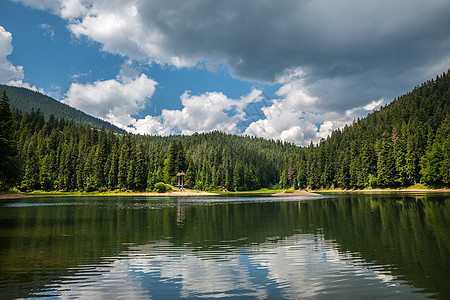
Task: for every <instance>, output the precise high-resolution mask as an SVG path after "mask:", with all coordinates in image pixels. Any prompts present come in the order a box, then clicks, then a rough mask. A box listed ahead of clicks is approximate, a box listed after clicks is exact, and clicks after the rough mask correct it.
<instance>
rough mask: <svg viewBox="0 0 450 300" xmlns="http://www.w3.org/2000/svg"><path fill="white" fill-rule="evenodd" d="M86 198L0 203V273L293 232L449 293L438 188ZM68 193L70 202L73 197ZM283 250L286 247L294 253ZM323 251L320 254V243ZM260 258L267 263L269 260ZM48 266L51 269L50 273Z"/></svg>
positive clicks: (220, 247) (4, 276) (215, 246)
mask: <svg viewBox="0 0 450 300" xmlns="http://www.w3.org/2000/svg"><path fill="white" fill-rule="evenodd" d="M86 199H87V198H85V199H83V202H80V204H79V205H78V204H77V205H65V206H64V205H63V206H33V207H28V208H26V209H23V208H19V207H17V208H8V209H7V212H6V210H3V214H5V215H1V214H2V211H0V216H2V222H4V224H6V223H5V222H6V221H4V220H8V221H7V224H8V226H7V227H4V228H3V231H2V232H3V233H5V235H4V236H2V237H1V239H2V243H1V244H0V251H1V254H2V255H1V256H0V266H1V269H0V271H1V272H0V274H1V275H0V278H1V280H0V282H2V283H4V282H6V281H7V280H8V278H9V276H10V274H12V273H10V271H11V270H14V269H16V270H17V269H20V270H23V272H22V273H21V275H20V278H18V279H17V281H16V283H14V282H13V283H11V281H9V285H14V284H17V285H22V286H26V284H24V282H20V280H26V281H27V280H29V281H30V284H31V282H41V286H43V285H45V284H47V283H48V282H50V281H51V280H53V278H54V279H57V278H58V277H59V276H61V274H63V273H64V272H67V270H69V269H70V270H74V269H75V268H76V267H77V266H80V265H83V264H86V263H90V264H97V263H102V262H103V261H104V260H105V257H116V256H119V255H120V253H124V251H125V252H126V251H129V249H131V248H130V247H135V245H148V244H149V243H150V242H152V241H161V239H165V238H169V240H170V243H169V246H168V247H169V248H171V249H172V248H173V249H179V250H180V251H181V252H183V251H188V252H187V253H188V254H189V256H192V257H190V259H193V260H194V261H195V260H196V259H198V258H200V259H201V258H202V255H212V254H214V255H216V257H222V258H224V257H226V255H228V254H230V253H231V254H232V255H235V254H233V251H238V250H239V249H244V248H246V247H249V246H252V245H260V246H257V247H260V248H265V247H266V248H268V247H269V246H270V245H272V246H273V247H274V249H278V250H282V249H288V248H286V247H285V244H283V243H285V242H286V241H293V243H294V245H291V246H292V247H294V248H295V247H302V246H304V245H303V243H307V240H305V239H302V238H299V236H298V234H299V233H301V234H309V235H311V236H314V237H316V238H318V237H320V238H321V239H323V240H325V241H335V242H333V243H332V244H333V247H332V249H333V251H338V252H339V253H341V255H344V254H345V253H358V254H357V256H358V257H361V258H362V259H363V260H364V261H366V262H373V263H375V264H378V265H384V266H385V267H382V268H381V269H384V271H385V272H387V273H386V274H391V275H392V276H393V277H401V278H403V279H404V280H407V281H409V282H411V283H412V284H413V285H415V286H416V287H418V288H424V289H425V290H426V291H429V292H436V291H439V292H440V296H441V297H442V298H446V297H448V296H449V295H450V292H449V287H448V285H447V284H446V280H447V279H448V270H449V269H450V267H449V259H450V258H449V257H448V255H447V254H448V253H449V251H450V240H449V235H448V228H450V224H449V217H448V211H450V201H448V199H447V200H446V198H445V197H441V198H432V197H429V196H426V195H425V196H423V197H422V196H421V195H420V196H417V197H416V196H402V197H398V196H396V197H395V196H388V197H387V196H386V195H373V196H369V195H359V196H352V197H349V198H340V199H322V200H314V201H304V202H300V201H292V200H290V201H286V202H265V203H263V202H260V203H252V202H250V201H247V202H244V203H221V204H208V203H206V204H205V205H202V204H201V203H196V204H192V202H189V201H186V200H184V199H171V200H168V199H163V200H155V199H151V200H148V201H134V202H133V201H132V200H127V199H126V198H123V199H122V198H114V199H101V201H99V200H97V199H91V200H86ZM33 201H39V200H33ZM42 201H44V202H45V201H46V200H45V199H43V200H42ZM58 201H60V200H58ZM68 201H69V202H70V203H72V204H73V199H70V200H68ZM89 201H91V202H89ZM61 202H63V201H62V200H61ZM156 243H158V242H156ZM130 245H131V246H130ZM186 245H189V248H186ZM280 245H281V246H280ZM252 247H253V246H252ZM325 248H326V247H325ZM330 249H331V248H330ZM293 250H295V249H292V248H291V250H289V251H290V252H287V253H291V254H293V255H300V256H301V255H304V254H301V253H302V252H295V251H293ZM194 253H195V254H194ZM333 253H335V252H333ZM325 254H326V256H327V257H329V255H330V252H325ZM261 255H262V254H260V256H259V258H261V257H262V256H261ZM24 257H26V258H27V259H26V260H25V259H24ZM277 257H279V258H280V259H281V257H283V255H281V254H280V255H278V256H277ZM288 257H290V256H288ZM292 258H295V257H293V256H292ZM233 259H235V257H234V258H233ZM265 259H266V261H267V260H268V259H269V258H265ZM296 259H297V258H296ZM259 263H263V262H259ZM293 263H296V261H295V260H294V262H293ZM297 263H298V261H297ZM173 264H175V261H174V262H173ZM265 266H266V267H267V269H270V270H274V269H276V268H275V267H274V265H273V264H270V263H265ZM269 266H270V267H269ZM230 268H231V267H230ZM39 270H47V271H39ZM48 270H58V271H55V272H54V276H50V275H49V273H50V272H49V271H48ZM381 271H382V270H381ZM384 271H382V272H384ZM40 272H41V273H40ZM70 272H72V271H70ZM271 272H272V271H271ZM273 272H275V271H273ZM273 276H275V275H273ZM283 276H284V277H283ZM283 276H281V275H280V276H278V277H279V278H285V277H286V276H285V275H283ZM278 277H277V278H278ZM27 278H28V279H27ZM283 280H285V279H283ZM34 284H35V283H34ZM30 286H31V285H30ZM3 287H4V286H3V285H2V286H1V288H3ZM1 293H2V292H1V291H0V294H1ZM18 297H24V295H23V294H20V295H19V296H18Z"/></svg>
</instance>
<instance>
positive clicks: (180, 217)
mask: <svg viewBox="0 0 450 300" xmlns="http://www.w3.org/2000/svg"><path fill="white" fill-rule="evenodd" d="M185 209H186V206H185V202H184V201H180V200H177V227H179V228H183V227H184V219H185V215H184V211H185Z"/></svg>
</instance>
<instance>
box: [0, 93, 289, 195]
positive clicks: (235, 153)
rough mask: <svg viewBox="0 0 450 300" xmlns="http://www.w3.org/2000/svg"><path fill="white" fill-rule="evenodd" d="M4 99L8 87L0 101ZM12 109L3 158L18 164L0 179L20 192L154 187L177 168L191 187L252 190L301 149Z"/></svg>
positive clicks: (272, 181) (274, 180) (272, 180)
mask: <svg viewBox="0 0 450 300" xmlns="http://www.w3.org/2000/svg"><path fill="white" fill-rule="evenodd" d="M7 98H8V97H7V95H6V93H3V97H2V103H6V102H8V99H7ZM3 106H5V107H6V106H7V105H6V104H4V105H3ZM5 111H7V109H5ZM7 114H8V113H6V115H5V113H4V112H3V111H2V116H4V117H2V120H8V119H9V120H10V121H9V124H10V125H9V128H8V129H7V130H3V129H2V132H3V131H4V132H9V136H10V143H9V149H10V150H9V151H8V153H9V154H8V153H2V156H3V157H7V156H8V157H9V158H11V159H10V160H9V161H11V162H13V161H14V163H12V164H11V165H12V166H13V167H10V168H3V167H2V170H4V171H2V174H1V180H2V184H3V185H9V186H16V185H17V186H18V187H19V189H20V190H22V191H33V190H44V191H75V190H79V191H106V190H115V189H120V190H135V191H152V190H154V188H155V185H156V184H157V183H158V182H164V183H168V184H172V185H173V184H175V183H176V174H177V173H178V172H180V171H184V172H185V173H186V177H185V184H186V185H187V186H188V187H191V188H195V189H199V190H218V189H221V190H222V189H226V190H255V189H259V188H261V187H268V186H272V185H277V184H278V182H279V178H280V174H281V166H282V164H283V161H284V159H285V158H286V157H288V156H289V155H291V154H293V153H295V151H296V150H297V147H296V146H295V145H293V144H290V143H283V142H280V141H268V140H264V139H261V138H254V137H242V136H236V135H229V134H224V133H221V132H211V133H204V134H194V135H192V136H169V137H159V136H142V135H131V134H119V133H116V132H114V131H111V130H109V131H107V130H105V129H100V130H98V129H96V128H91V127H89V126H86V125H82V124H76V123H75V122H74V121H73V120H71V121H69V120H66V119H64V118H63V119H56V118H55V117H54V116H50V117H49V119H48V120H47V121H46V120H45V118H44V115H43V113H42V112H41V111H40V110H32V111H31V112H26V113H22V112H20V111H19V110H17V109H14V108H13V109H12V110H10V112H9V116H8V115H7ZM6 127H8V126H6ZM2 128H5V124H2ZM3 136H5V134H3ZM7 139H8V138H6V140H7ZM3 140H5V139H3ZM11 149H15V150H11ZM7 154H8V155H7ZM12 158H14V159H12Z"/></svg>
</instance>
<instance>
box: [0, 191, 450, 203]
mask: <svg viewBox="0 0 450 300" xmlns="http://www.w3.org/2000/svg"><path fill="white" fill-rule="evenodd" d="M322 193H324V194H326V193H377V194H378V193H450V189H448V188H445V189H426V188H404V189H370V190H369V189H367V190H338V189H336V190H309V191H308V190H295V191H294V192H292V193H289V192H288V193H286V192H285V191H280V192H278V193H270V192H264V193H263V192H261V191H240V192H206V191H197V190H188V189H185V191H184V192H181V191H178V190H173V191H171V192H167V193H156V192H114V191H110V192H102V193H99V192H88V193H84V192H42V191H38V192H31V193H15V192H11V193H0V200H7V199H9V200H10V199H25V198H35V197H64V196H66V197H77V196H78V197H126V196H136V197H195V196H225V195H238V194H242V195H253V194H254V195H260V194H267V195H270V196H275V197H289V196H320V194H322Z"/></svg>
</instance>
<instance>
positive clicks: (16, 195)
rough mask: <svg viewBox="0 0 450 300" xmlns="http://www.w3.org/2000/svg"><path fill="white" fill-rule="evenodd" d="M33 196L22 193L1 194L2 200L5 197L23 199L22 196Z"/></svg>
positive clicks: (0, 198)
mask: <svg viewBox="0 0 450 300" xmlns="http://www.w3.org/2000/svg"><path fill="white" fill-rule="evenodd" d="M30 197H32V196H28V195H22V194H0V200H3V199H21V198H30Z"/></svg>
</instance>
